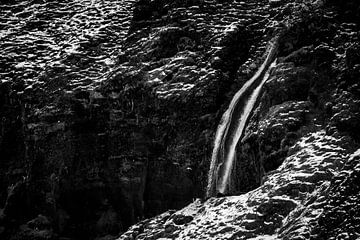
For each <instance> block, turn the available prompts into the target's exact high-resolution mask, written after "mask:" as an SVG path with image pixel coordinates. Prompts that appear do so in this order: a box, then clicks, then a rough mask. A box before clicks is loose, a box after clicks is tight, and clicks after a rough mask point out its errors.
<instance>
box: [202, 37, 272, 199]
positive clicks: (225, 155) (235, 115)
mask: <svg viewBox="0 0 360 240" xmlns="http://www.w3.org/2000/svg"><path fill="white" fill-rule="evenodd" d="M276 52H277V39H275V40H274V41H272V42H270V47H269V51H268V54H267V57H266V59H265V61H264V62H263V64H262V65H261V66H260V68H259V69H258V71H257V72H256V73H255V74H254V76H253V77H252V78H251V79H250V80H248V81H247V82H246V83H245V84H244V85H243V87H242V88H241V89H240V90H239V91H238V92H237V93H236V94H235V96H234V97H233V99H232V100H231V103H230V105H229V107H228V109H227V110H226V111H225V113H224V115H223V116H222V118H221V121H220V123H219V126H218V129H217V131H216V136H215V142H214V149H213V153H212V156H211V164H210V170H209V178H208V186H207V192H206V194H207V197H212V196H214V195H215V194H217V193H220V194H228V193H230V192H233V191H234V190H235V189H234V188H235V186H234V185H233V183H232V177H231V174H232V171H233V166H234V163H235V162H236V146H237V144H238V142H239V140H240V138H241V136H242V134H243V131H244V129H245V127H246V123H247V120H248V118H249V117H250V114H251V113H252V110H253V108H254V107H255V104H256V101H257V98H258V96H259V94H260V92H261V88H262V86H263V85H264V83H265V82H266V81H267V79H268V78H269V76H270V70H271V69H272V68H273V67H274V66H275V64H276V60H275V61H273V59H274V58H275V55H276ZM271 62H272V63H271Z"/></svg>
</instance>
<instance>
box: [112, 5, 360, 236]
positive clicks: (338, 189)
mask: <svg viewBox="0 0 360 240" xmlns="http://www.w3.org/2000/svg"><path fill="white" fill-rule="evenodd" d="M274 4H275V3H274V2H273V3H272V4H271V5H272V6H274ZM282 4H284V5H285V6H292V7H293V8H295V9H296V4H294V3H292V4H293V5H292V4H291V3H289V4H288V5H287V4H286V3H285V2H283V1H276V5H277V6H279V5H280V6H281V5H282ZM298 4H299V5H298V6H301V11H299V12H297V13H298V15H295V16H294V19H292V18H290V19H289V21H288V22H287V23H288V25H287V26H286V27H285V28H284V29H283V31H282V32H281V38H280V47H279V49H280V52H279V55H278V60H279V64H278V65H277V67H276V68H275V69H274V71H273V72H272V75H271V78H270V79H269V81H268V82H267V83H266V84H265V87H264V91H263V95H262V97H261V99H260V101H259V105H258V107H257V109H256V110H255V111H254V113H253V116H252V119H251V120H250V122H249V124H248V127H247V130H246V135H245V136H244V138H243V139H242V142H241V143H240V144H239V145H238V150H237V151H238V157H237V163H236V167H235V168H234V171H235V172H236V174H235V176H236V178H237V179H235V180H236V181H237V182H238V184H237V185H238V186H240V188H239V189H238V191H239V196H232V197H221V198H210V199H208V200H207V201H205V202H202V201H200V200H197V201H195V202H194V203H192V204H190V205H189V206H187V207H185V208H184V209H182V210H180V211H177V212H174V211H169V212H166V213H164V214H162V215H160V216H158V217H155V218H152V219H149V220H145V221H142V222H140V223H139V224H137V225H135V226H133V227H132V228H131V229H130V230H129V231H128V232H127V233H125V234H124V235H122V236H121V237H120V238H119V239H157V238H165V239H177V238H178V239H310V238H311V239H357V238H358V237H359V236H360V233H359V231H358V230H357V225H358V222H357V219H358V212H357V207H356V206H357V200H356V199H357V197H355V196H356V194H357V193H358V191H357V187H356V179H357V175H358V174H357V167H356V166H357V165H356V164H357V159H358V157H357V155H358V154H357V153H355V154H354V155H352V154H353V153H354V152H355V151H356V149H357V148H358V147H359V145H358V138H359V134H358V130H357V129H358V123H359V121H358V120H359V118H358V117H359V109H358V106H359V104H358V99H359V94H358V87H359V84H358V73H359V69H358V64H359V57H358V56H359V55H358V41H359V26H358V23H357V21H358V19H359V9H360V7H359V4H358V3H356V2H354V1H350V2H348V3H341V2H340V1H324V2H319V1H316V2H310V1H308V2H305V1H304V2H302V4H300V3H298ZM319 6H320V8H319ZM285 9H286V8H285ZM284 12H286V11H284ZM245 66H246V65H245ZM241 71H245V70H244V69H243V66H241V67H240V68H239V71H238V72H241ZM238 77H239V78H240V79H241V75H240V74H239V75H238ZM350 166H351V167H350ZM351 208H353V210H350V209H351Z"/></svg>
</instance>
